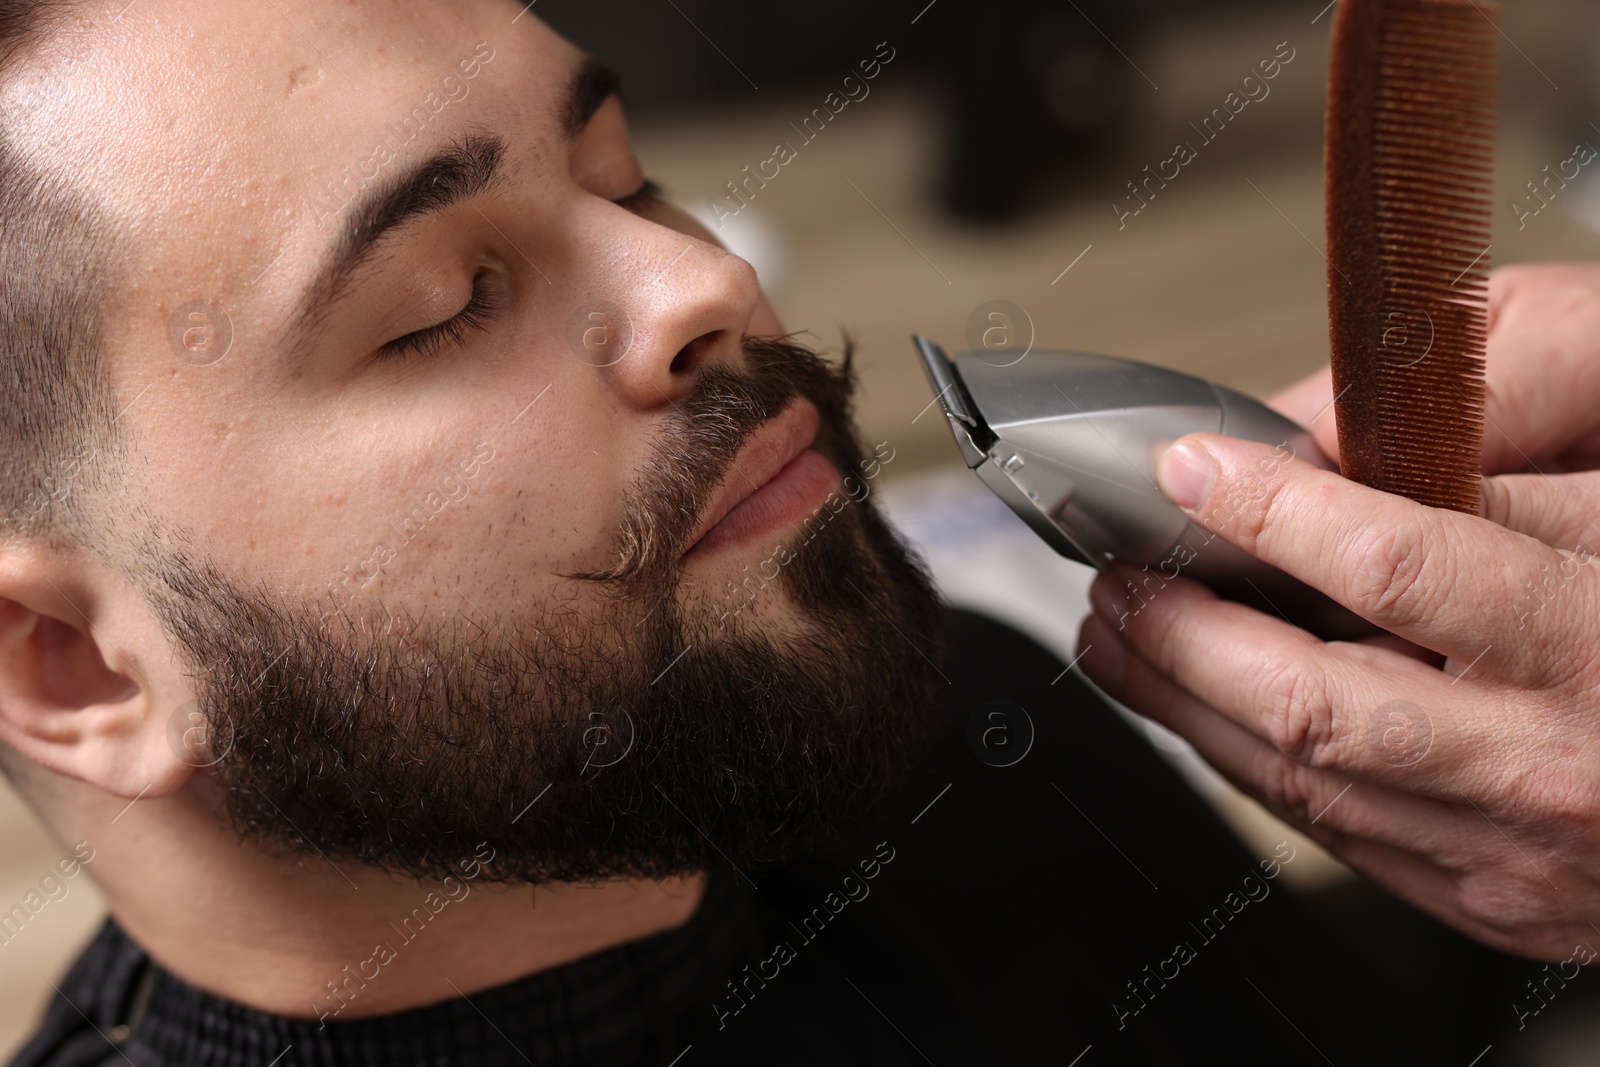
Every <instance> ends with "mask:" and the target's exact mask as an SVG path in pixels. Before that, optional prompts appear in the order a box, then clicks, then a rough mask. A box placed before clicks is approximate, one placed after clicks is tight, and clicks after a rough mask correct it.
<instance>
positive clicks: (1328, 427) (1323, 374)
mask: <svg viewBox="0 0 1600 1067" xmlns="http://www.w3.org/2000/svg"><path fill="white" fill-rule="evenodd" d="M1267 406H1268V407H1270V408H1272V409H1273V410H1274V411H1276V412H1278V413H1279V414H1281V415H1286V416H1288V417H1289V418H1291V419H1293V420H1294V421H1295V422H1297V423H1299V424H1300V425H1301V426H1304V427H1305V428H1306V429H1308V430H1310V431H1311V436H1312V438H1313V439H1314V440H1315V441H1316V443H1317V447H1318V448H1320V449H1322V454H1323V455H1325V456H1327V457H1328V458H1329V459H1331V460H1333V461H1334V462H1336V463H1337V462H1338V460H1339V433H1338V430H1337V428H1336V424H1335V422H1334V417H1333V370H1332V368H1331V367H1323V368H1322V369H1321V370H1319V371H1314V372H1313V373H1312V374H1310V375H1308V376H1307V377H1305V378H1302V379H1301V380H1300V381H1298V382H1295V383H1294V384H1293V385H1291V386H1289V387H1288V388H1287V389H1283V390H1281V391H1280V392H1276V393H1273V394H1272V395H1271V396H1269V397H1268V398H1267Z"/></svg>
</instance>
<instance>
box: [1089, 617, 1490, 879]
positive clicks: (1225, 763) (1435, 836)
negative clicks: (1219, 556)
mask: <svg viewBox="0 0 1600 1067" xmlns="http://www.w3.org/2000/svg"><path fill="white" fill-rule="evenodd" d="M1118 645H1120V642H1119V639H1118V636H1117V634H1116V632H1115V631H1114V630H1113V629H1112V628H1111V625H1110V624H1109V623H1107V622H1106V621H1105V620H1104V619H1101V618H1099V617H1098V616H1093V615H1091V616H1090V617H1089V618H1088V619H1087V620H1085V622H1084V625H1083V629H1082V632H1081V635H1080V644H1079V647H1081V648H1086V649H1088V650H1089V651H1088V652H1087V654H1085V655H1084V657H1083V665H1084V670H1085V672H1086V673H1088V674H1089V676H1090V678H1091V679H1094V680H1095V681H1096V684H1101V682H1100V677H1104V676H1103V675H1100V676H1099V677H1097V671H1099V670H1100V669H1101V668H1102V667H1103V666H1104V663H1105V661H1104V660H1103V659H1101V658H1097V657H1096V653H1097V652H1099V653H1101V655H1102V656H1103V655H1105V653H1106V652H1108V651H1113V650H1115V649H1116V648H1117V646H1118ZM1121 652H1122V655H1123V667H1122V670H1121V674H1120V679H1119V680H1118V681H1116V682H1115V683H1112V685H1114V689H1115V691H1114V692H1112V691H1111V690H1110V689H1108V690H1107V691H1108V693H1109V694H1110V695H1111V696H1113V697H1114V698H1115V699H1117V700H1119V701H1121V702H1122V703H1124V704H1126V705H1127V706H1128V707H1130V708H1132V709H1133V710H1134V711H1137V712H1139V713H1140V714H1141V715H1146V716H1148V717H1149V718H1151V719H1154V720H1155V721H1156V722H1159V723H1160V724H1161V725H1163V726H1165V727H1167V728H1168V729H1169V730H1172V731H1173V732H1174V733H1176V734H1178V735H1180V736H1181V737H1183V738H1185V739H1186V740H1187V741H1188V742H1189V743H1190V744H1191V745H1193V746H1194V747H1195V750H1196V751H1198V752H1199V753H1200V755H1201V756H1203V757H1205V760H1206V762H1208V763H1210V764H1211V765H1212V766H1213V767H1215V768H1216V769H1217V770H1218V771H1219V772H1220V773H1221V774H1222V775H1223V777H1225V778H1227V779H1228V780H1229V781H1231V782H1232V783H1233V784H1234V785H1236V786H1238V787H1239V788H1240V789H1242V790H1243V791H1244V792H1245V793H1247V794H1249V795H1250V796H1252V797H1254V798H1255V799H1256V800H1258V801H1260V802H1261V803H1262V804H1263V805H1264V806H1265V807H1266V808H1268V809H1269V810H1270V811H1272V812H1275V813H1276V814H1278V815H1279V816H1281V817H1283V818H1284V819H1286V820H1287V821H1289V822H1290V823H1293V824H1294V825H1296V826H1297V827H1300V828H1302V829H1305V830H1308V831H1309V830H1311V829H1312V828H1314V827H1316V826H1318V825H1321V826H1322V827H1324V828H1325V829H1334V830H1339V831H1341V832H1343V833H1347V834H1351V835H1354V836H1357V837H1360V838H1364V839H1366V840H1371V841H1379V842H1383V843H1385V844H1388V845H1392V846H1394V847H1396V848H1400V849H1403V850H1405V851H1407V852H1411V853H1414V854H1416V855H1419V856H1422V857H1425V858H1427V859H1429V860H1432V861H1435V862H1442V863H1444V864H1446V865H1447V866H1449V865H1459V864H1460V863H1461V862H1462V860H1463V858H1464V856H1463V853H1462V850H1461V844H1462V843H1463V842H1470V841H1472V840H1474V839H1475V838H1476V837H1478V836H1481V834H1480V828H1481V826H1482V821H1481V820H1478V819H1477V816H1476V815H1475V814H1473V813H1472V812H1470V811H1464V810H1463V809H1461V808H1460V807H1458V806H1456V805H1454V804H1448V803H1444V802H1441V801H1438V800H1433V799H1431V798H1428V797H1423V796H1417V795H1414V794H1412V793H1408V792H1405V791H1403V790H1400V789H1394V788H1390V787H1388V786H1385V785H1382V784H1376V783H1374V782H1371V781H1366V780H1359V779H1355V778H1351V777H1349V776H1347V775H1344V774H1341V773H1339V772H1337V771H1330V770H1321V769H1318V768H1313V767H1307V766H1305V765H1304V764H1301V763H1297V762H1295V761H1294V760H1291V759H1289V758H1288V757H1287V756H1286V755H1284V754H1283V753H1282V752H1280V751H1279V750H1277V749H1276V748H1274V747H1273V746H1271V745H1269V744H1267V743H1266V742H1265V741H1263V740H1262V739H1261V738H1259V737H1257V736H1255V735H1254V734H1252V733H1250V732H1249V731H1248V730H1246V729H1244V728H1243V727H1242V726H1240V725H1238V724H1237V723H1235V722H1233V721H1231V720H1230V719H1229V718H1228V717H1227V716H1225V715H1223V714H1221V713H1220V712H1218V711H1217V710H1216V709H1215V708H1213V707H1210V706H1209V705H1207V704H1206V703H1205V702H1204V701H1203V700H1200V699H1198V698H1196V697H1195V696H1194V695H1193V694H1191V693H1189V692H1187V691H1186V690H1184V689H1183V688H1182V687H1180V686H1178V685H1177V684H1176V683H1174V682H1173V681H1172V679H1170V678H1168V677H1166V676H1165V675H1163V674H1162V673H1161V672H1160V671H1159V670H1158V669H1157V668H1156V667H1154V666H1153V665H1152V664H1151V663H1150V662H1149V661H1148V660H1146V659H1144V658H1143V657H1142V656H1140V655H1139V654H1138V653H1137V652H1135V651H1133V650H1131V649H1128V648H1127V647H1126V646H1122V647H1121ZM1108 681H1109V679H1108ZM1102 688H1105V686H1102ZM1469 816H1471V817H1470V818H1469ZM1474 820H1476V821H1474Z"/></svg>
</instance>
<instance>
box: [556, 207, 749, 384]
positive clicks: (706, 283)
mask: <svg viewBox="0 0 1600 1067" xmlns="http://www.w3.org/2000/svg"><path fill="white" fill-rule="evenodd" d="M607 208H608V212H607V213H608V214H609V215H610V217H609V218H606V219H605V220H604V223H603V224H604V225H605V227H606V228H607V230H608V231H610V232H611V234H612V235H613V236H612V238H611V239H610V240H608V242H607V243H608V244H609V243H612V242H613V241H617V240H620V242H621V243H622V245H623V247H622V248H620V249H619V248H617V247H615V245H613V249H612V251H613V253H615V252H619V251H620V252H625V255H621V256H618V255H615V254H613V255H602V256H601V257H600V270H601V271H602V272H604V275H605V276H604V277H597V278H595V279H594V281H595V283H596V284H595V285H594V286H593V287H592V289H591V291H592V292H601V293H615V294H616V295H615V296H613V297H611V298H610V300H607V301H597V302H594V303H595V304H597V305H604V307H603V310H602V311H601V312H600V314H599V316H598V317H596V314H595V312H593V311H591V312H589V319H588V320H587V321H588V322H589V323H590V324H591V325H589V326H588V327H587V328H589V329H593V328H594V327H600V329H601V331H603V332H596V333H591V334H589V335H588V337H589V339H590V340H591V341H600V342H603V343H609V344H612V345H616V344H617V343H618V342H619V341H620V342H622V343H623V344H624V345H625V350H623V351H620V352H619V351H616V350H615V349H613V350H612V351H611V352H610V353H609V358H606V359H599V360H593V361H592V362H594V363H595V365H596V366H598V367H600V368H601V370H600V373H602V374H603V375H605V376H606V379H607V382H608V385H609V386H610V388H611V389H612V390H613V391H614V392H615V394H616V395H617V396H618V397H619V398H620V399H621V400H623V402H625V403H627V404H629V405H630V406H633V407H637V408H640V409H649V408H654V407H657V406H659V405H662V404H666V403H675V402H677V401H678V400H680V399H681V398H682V397H683V396H684V395H685V394H686V393H687V392H688V391H689V389H690V388H691V387H692V386H693V384H694V381H695V379H696V377H697V376H698V374H699V372H700V371H701V369H702V368H703V367H705V366H706V365H707V364H709V363H714V362H723V363H726V364H728V365H730V366H737V365H739V364H741V363H742V361H743V344H742V341H743V338H744V335H745V333H746V331H747V329H748V327H749V325H750V320H751V317H752V316H753V315H754V314H755V311H756V308H757V306H758V304H759V302H760V299H761V289H760V285H759V283H758V282H757V280H756V273H755V269H754V268H752V267H751V266H750V264H749V263H747V262H745V261H744V260H742V259H740V258H739V257H737V256H735V255H733V254H732V253H730V252H728V251H727V250H726V249H724V248H722V247H720V246H719V245H717V244H714V243H712V242H711V241H710V240H706V239H704V238H702V237H701V236H698V235H695V234H692V233H684V232H681V231H679V230H676V229H673V228H671V227H669V226H666V225H662V224H659V223H656V222H651V221H649V220H647V219H644V218H641V217H639V216H636V215H633V214H631V213H624V212H622V211H620V210H618V209H616V208H615V207H614V206H610V205H607ZM619 215H624V216H625V217H624V218H621V219H619V218H618V216H619ZM597 221H598V220H597ZM619 228H620V232H619ZM619 268H620V269H619ZM618 317H620V319H621V321H620V322H619V321H615V320H616V319H617V318H618ZM579 326H580V328H583V327H584V323H583V322H580V323H579Z"/></svg>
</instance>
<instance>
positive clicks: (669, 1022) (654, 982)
mask: <svg viewBox="0 0 1600 1067" xmlns="http://www.w3.org/2000/svg"><path fill="white" fill-rule="evenodd" d="M759 943H760V936H759V924H758V919H757V917H756V912H755V908H754V906H753V904H752V902H751V900H750V896H749V892H748V891H747V890H745V889H744V888H743V887H742V886H741V885H740V884H739V883H737V882H736V881H734V878H733V876H731V875H729V874H726V873H723V872H713V873H712V874H711V876H710V877H709V878H708V880H707V884H706V892H705V896H704V898H703V900H702V901H701V904H700V907H699V908H698V909H697V910H696V912H695V914H694V916H693V917H692V918H691V919H690V920H689V922H688V923H686V924H685V925H683V926H682V927H679V928H678V929H675V930H670V931H667V932H665V933H662V934H658V935H655V936H653V937H649V938H645V939H644V940H641V941H635V942H632V943H630V944H626V945H622V946H620V947H617V948H613V949H608V950H606V951H604V952H600V953H597V954H595V955H592V956H588V957H585V958H583V959H581V960H577V961H576V962H573V963H570V964H567V965H565V966H562V967H557V968H554V969H551V970H548V971H541V972H539V973H537V974H534V975H530V976H528V977H527V978H523V979H520V980H518V981H515V982H511V983H509V984H507V985H503V986H498V987H496V988H493V989H487V990H482V991H480V992H475V993H473V994H471V995H470V996H467V997H461V996H456V997H452V998H451V999H449V1000H445V1001H441V1002H440V1003H437V1004H433V1005H429V1006H427V1007H422V1008H416V1009H413V1010H410V1011H404V1012H399V1013H397V1014H394V1015H386V1016H379V1017H375V1018H367V1019H356V1020H349V1021H338V1020H329V1021H328V1022H326V1023H325V1024H319V1023H318V1022H317V1021H316V1020H298V1019H286V1018H282V1017H279V1016H274V1015H268V1014H266V1013H263V1012H259V1011H255V1010H252V1009H250V1008H246V1007H243V1006H242V1005H239V1004H237V1003H234V1002H231V1001H227V1000H223V999H221V998H219V997H215V996H212V995H211V994H209V993H205V992H202V991H200V990H198V989H195V988H194V987H193V986H190V985H188V984H186V983H184V982H182V981H180V980H179V979H177V978H175V977H173V976H172V975H170V974H168V973H166V972H165V971H164V970H162V969H160V968H159V967H156V966H155V965H154V964H152V963H151V961H150V960H149V957H148V956H147V955H146V954H145V953H144V951H143V950H142V949H141V948H140V947H139V946H138V945H136V944H135V943H134V942H133V941H132V940H130V939H129V938H128V936H127V935H126V934H125V933H123V931H122V930H121V928H120V927H118V926H117V925H116V923H115V922H107V924H106V925H105V927H104V928H103V929H102V930H101V931H100V933H99V935H98V936H97V938H96V940H95V943H94V944H93V945H92V946H91V947H90V948H89V950H88V951H87V952H85V954H84V956H83V957H82V958H81V959H80V961H79V964H78V966H77V967H75V968H74V969H73V973H72V974H71V975H69V976H68V979H67V981H66V982H64V983H63V984H62V986H61V992H62V994H63V995H64V996H65V997H66V998H68V999H70V1000H71V1001H73V1003H74V1005H76V1008H69V1009H67V1010H68V1011H69V1012H72V1011H76V1010H81V1011H82V1012H83V1014H84V1015H85V1016H87V1017H89V1018H90V1019H91V1020H93V1021H94V1023H95V1024H96V1027H97V1028H98V1029H99V1030H100V1032H101V1034H103V1035H105V1036H106V1038H107V1039H108V1040H110V1041H112V1042H113V1043H114V1044H115V1045H116V1047H117V1048H119V1049H120V1050H121V1052H122V1053H123V1055H124V1056H125V1057H126V1058H127V1060H128V1061H129V1062H131V1063H133V1064H135V1065H137V1067H168V1065H172V1067H176V1065H180V1064H181V1065H183V1067H247V1065H255V1067H259V1065H261V1064H265V1063H270V1064H272V1065H273V1067H296V1065H316V1067H324V1065H328V1067H331V1065H334V1064H341V1065H343V1064H351V1063H360V1064H373V1065H394V1067H410V1065H416V1067H437V1065H439V1064H446V1063H450V1064H457V1063H470V1064H474V1065H484V1067H498V1065H502V1064H504V1065H508V1067H511V1065H523V1064H528V1063H534V1064H538V1065H539V1067H562V1065H569V1064H571V1065H577V1064H584V1065H594V1064H629V1063H634V1062H649V1063H654V1064H662V1063H666V1062H668V1061H670V1060H671V1059H672V1058H673V1056H674V1055H675V1054H676V1053H677V1052H679V1051H680V1050H681V1049H682V1048H683V1047H685V1046H686V1045H687V1044H688V1043H689V1041H690V1040H691V1036H690V1035H691V1034H692V1031H693V1030H694V1029H695V1028H697V1027H700V1026H703V1024H704V1020H705V1019H709V1018H710V1017H711V1016H710V1009H709V1007H708V1005H709V1004H710V1003H711V1002H712V1000H713V999H715V996H716V995H717V987H718V986H719V985H721V984H722V982H723V981H724V979H725V978H726V977H727V975H728V973H730V971H731V970H732V964H733V961H734V959H735V958H736V957H737V956H739V955H740V954H741V953H742V952H744V951H746V950H748V949H749V948H750V947H751V946H752V945H754V944H759ZM55 1007H62V1006H61V1005H59V1004H58V1005H53V1008H55ZM107 1053H108V1054H110V1055H111V1056H112V1059H113V1060H114V1061H115V1062H121V1058H120V1057H116V1056H115V1054H114V1053H111V1050H110V1049H107Z"/></svg>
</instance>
